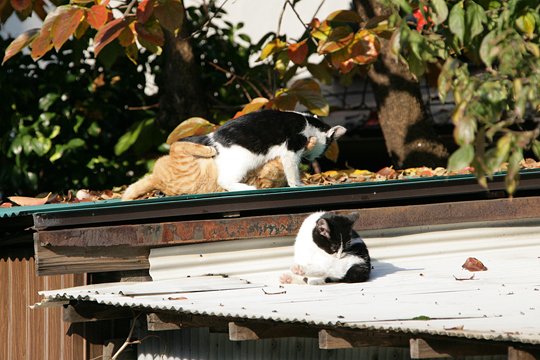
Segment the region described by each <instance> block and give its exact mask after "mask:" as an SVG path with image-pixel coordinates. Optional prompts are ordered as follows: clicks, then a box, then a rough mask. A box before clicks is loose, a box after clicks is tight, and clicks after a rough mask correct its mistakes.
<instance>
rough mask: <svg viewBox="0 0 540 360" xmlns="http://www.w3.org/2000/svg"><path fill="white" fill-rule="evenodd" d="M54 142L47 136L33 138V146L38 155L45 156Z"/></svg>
mask: <svg viewBox="0 0 540 360" xmlns="http://www.w3.org/2000/svg"><path fill="white" fill-rule="evenodd" d="M51 146H52V143H51V140H50V139H47V138H45V137H39V138H32V148H33V150H34V152H35V153H36V154H37V155H38V156H43V155H45V154H46V153H48V152H49V150H50V149H51Z"/></svg>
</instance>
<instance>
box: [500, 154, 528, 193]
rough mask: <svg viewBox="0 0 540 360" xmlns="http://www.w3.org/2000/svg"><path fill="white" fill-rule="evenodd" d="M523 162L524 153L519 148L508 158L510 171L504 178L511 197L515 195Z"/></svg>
mask: <svg viewBox="0 0 540 360" xmlns="http://www.w3.org/2000/svg"><path fill="white" fill-rule="evenodd" d="M521 160H523V151H522V150H521V149H519V148H518V149H514V151H512V154H510V157H509V158H508V170H507V172H506V177H505V178H504V181H505V185H506V191H507V192H508V194H509V195H512V194H514V192H515V191H516V188H517V185H518V182H519V169H520V163H521Z"/></svg>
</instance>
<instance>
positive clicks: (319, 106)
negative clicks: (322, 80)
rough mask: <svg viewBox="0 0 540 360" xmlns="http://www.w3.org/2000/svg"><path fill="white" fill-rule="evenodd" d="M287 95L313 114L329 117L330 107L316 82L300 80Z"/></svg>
mask: <svg viewBox="0 0 540 360" xmlns="http://www.w3.org/2000/svg"><path fill="white" fill-rule="evenodd" d="M287 93H288V94H289V95H292V96H294V97H296V98H297V99H298V101H299V102H300V103H301V104H302V105H304V106H305V107H307V108H308V110H309V111H311V112H312V113H313V114H315V115H319V116H328V113H329V111H330V106H329V105H328V102H327V101H326V99H325V98H324V97H323V96H322V94H321V87H320V86H319V84H318V83H317V82H316V81H315V80H313V79H302V80H298V81H296V82H295V83H294V84H293V85H292V86H291V87H290V88H289V89H288V90H287Z"/></svg>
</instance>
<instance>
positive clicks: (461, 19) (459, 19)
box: [448, 1, 465, 44]
mask: <svg viewBox="0 0 540 360" xmlns="http://www.w3.org/2000/svg"><path fill="white" fill-rule="evenodd" d="M448 25H449V27H450V32H452V34H454V35H456V36H457V37H458V39H459V40H460V41H461V43H462V44H463V41H464V38H465V11H464V10H463V1H460V2H458V3H457V4H455V5H454V6H453V7H452V10H450V18H449V24H448Z"/></svg>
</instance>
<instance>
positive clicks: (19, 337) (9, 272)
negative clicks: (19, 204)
mask: <svg viewBox="0 0 540 360" xmlns="http://www.w3.org/2000/svg"><path fill="white" fill-rule="evenodd" d="M35 269H36V266H35V262H34V258H33V251H32V248H31V246H24V247H15V248H10V249H7V248H5V247H4V248H0V284H1V286H2V289H0V319H2V321H1V322H0V323H1V327H0V359H17V360H34V359H35V360H58V359H63V360H64V359H65V360H79V359H85V357H84V353H83V350H84V346H83V345H84V340H83V339H82V337H80V336H78V335H75V336H71V335H70V334H68V333H67V328H68V324H64V323H63V322H62V309H61V308H46V309H36V310H32V309H30V308H29V306H30V305H33V304H35V303H36V302H38V301H39V300H40V297H39V295H38V293H37V292H38V291H40V290H52V289H58V288H61V287H71V286H79V285H85V281H84V276H82V275H61V276H59V275H58V276H45V277H38V276H36V273H35Z"/></svg>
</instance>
